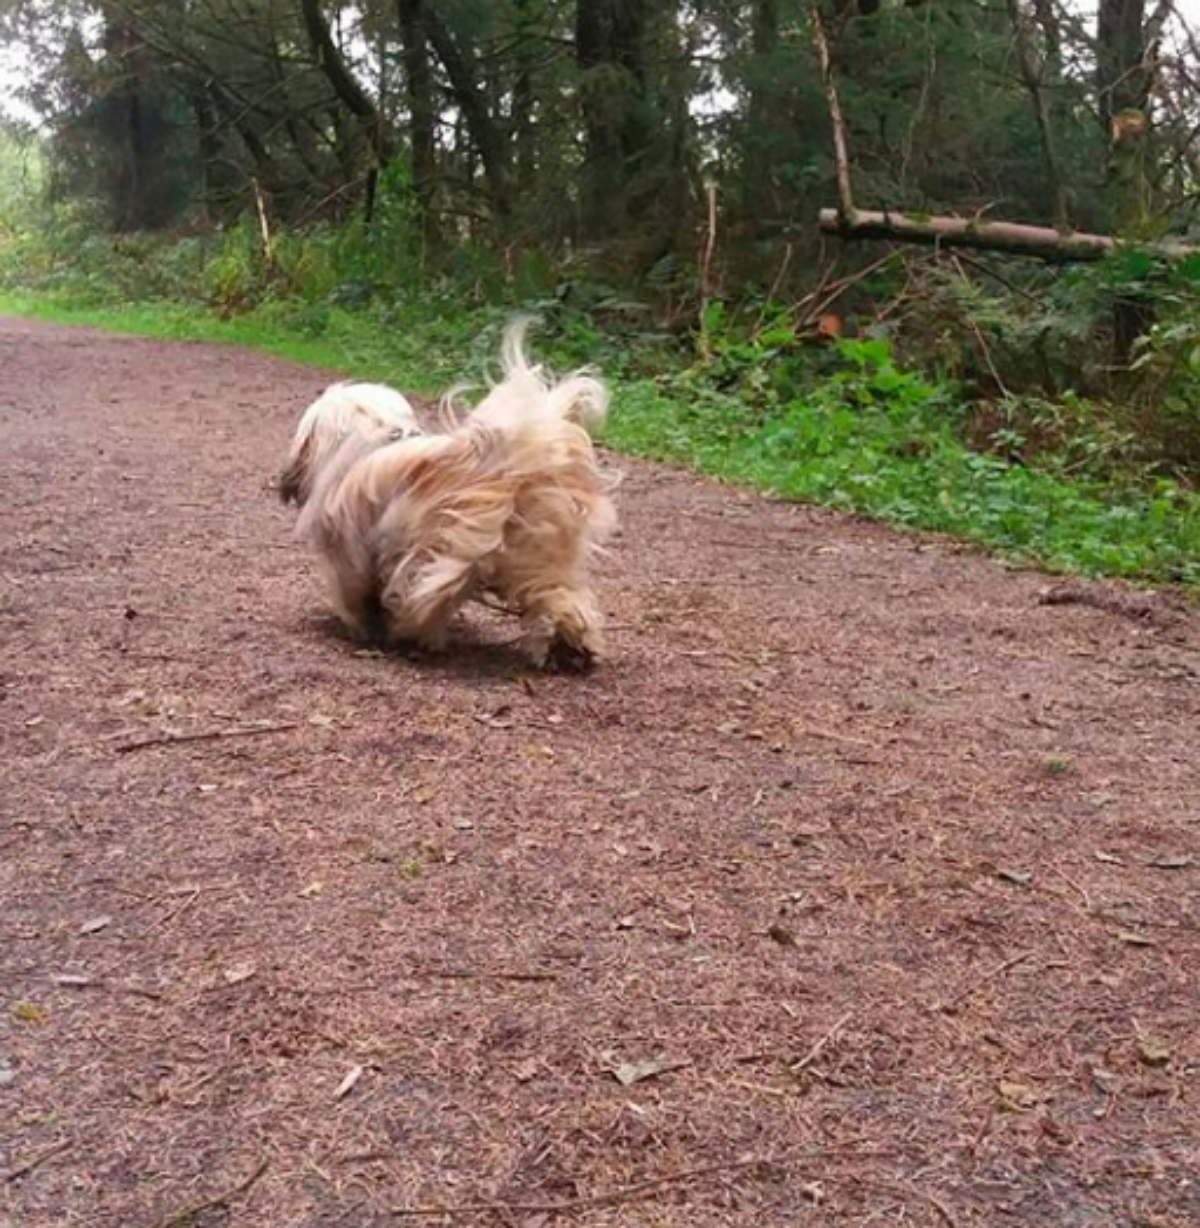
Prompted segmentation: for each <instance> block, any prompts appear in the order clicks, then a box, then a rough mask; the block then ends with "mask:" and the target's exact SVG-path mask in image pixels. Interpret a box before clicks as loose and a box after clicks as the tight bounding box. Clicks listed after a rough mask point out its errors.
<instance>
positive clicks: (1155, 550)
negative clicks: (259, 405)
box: [0, 292, 1200, 586]
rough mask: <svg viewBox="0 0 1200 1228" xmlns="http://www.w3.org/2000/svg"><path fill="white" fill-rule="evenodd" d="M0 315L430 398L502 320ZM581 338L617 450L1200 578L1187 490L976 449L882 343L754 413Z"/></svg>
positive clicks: (1165, 576) (945, 396)
mask: <svg viewBox="0 0 1200 1228" xmlns="http://www.w3.org/2000/svg"><path fill="white" fill-rule="evenodd" d="M0 313H7V314H12V315H25V316H35V317H38V318H41V319H45V320H51V321H55V322H57V323H63V324H81V325H83V324H86V325H90V326H95V327H100V328H105V329H110V330H112V331H115V332H123V333H132V334H137V335H141V336H152V337H159V338H174V339H188V340H202V341H210V342H221V343H227V344H232V345H239V346H246V347H249V348H253V349H257V350H264V351H267V352H270V353H273V354H277V355H280V356H282V357H284V358H287V359H290V360H292V361H295V362H299V363H304V364H308V365H312V366H318V367H323V368H327V369H330V370H334V371H342V372H350V373H353V374H354V375H355V376H356V377H360V378H369V379H379V380H384V381H387V382H390V383H393V384H395V385H397V386H399V387H401V388H403V389H405V390H406V391H410V392H414V393H417V394H426V395H428V394H434V393H437V392H440V391H441V390H442V389H444V388H445V387H446V386H447V385H448V384H449V383H452V382H454V381H456V380H459V379H463V378H469V377H471V376H477V375H479V374H480V373H481V372H482V371H483V370H484V366H485V363H486V362H487V361H488V359H489V358H490V357H491V356H492V355H493V354H494V343H495V337H496V334H497V331H498V328H499V326H500V324H501V322H502V320H503V316H504V312H503V311H502V310H501V309H499V308H484V307H480V308H471V309H466V308H463V307H462V306H461V305H455V304H453V303H446V302H443V303H441V304H440V305H437V304H428V303H414V304H412V305H411V306H409V307H405V306H399V307H395V306H393V307H389V308H386V309H384V308H380V307H367V308H364V309H359V310H346V309H342V308H337V307H328V306H324V305H321V306H316V307H314V306H312V305H305V304H303V303H299V302H283V303H279V302H276V303H268V304H266V305H264V306H260V307H258V308H256V309H253V310H251V311H248V312H246V313H244V314H240V315H236V316H234V317H232V318H230V319H228V320H223V319H220V318H218V317H217V316H216V315H215V314H214V313H213V312H212V311H211V310H209V309H207V308H205V307H202V306H184V305H176V304H170V303H159V302H156V303H153V304H137V303H134V304H127V305H122V306H112V307H109V306H103V305H94V304H92V303H90V302H89V303H80V302H79V301H78V300H73V299H71V298H70V297H62V296H47V295H45V294H17V293H11V292H10V293H2V292H0ZM589 339H594V340H595V341H596V345H597V348H598V349H599V351H600V352H601V353H602V355H607V356H608V358H611V359H612V361H608V360H607V359H605V360H604V361H603V365H604V367H605V369H606V371H608V372H610V373H611V372H613V371H616V372H622V371H625V372H629V374H624V375H622V374H617V375H615V376H614V377H613V384H614V410H613V415H612V419H611V422H610V424H609V426H608V428H607V430H606V435H605V439H606V442H608V443H609V444H610V445H611V446H613V447H614V448H616V449H618V450H620V451H624V452H627V453H629V454H633V455H639V456H645V457H650V458H653V459H657V460H662V461H666V462H668V463H672V464H676V465H682V466H685V467H688V468H690V469H693V470H696V471H698V472H701V473H705V474H709V475H711V476H713V477H716V478H719V479H722V480H725V481H729V482H734V483H738V484H742V485H746V486H751V487H757V488H759V489H761V490H765V491H768V492H770V493H772V494H775V495H778V496H781V497H784V498H788V499H797V500H803V501H809V502H814V503H819V504H823V505H825V506H829V507H835V508H843V509H846V510H853V511H858V512H863V513H866V514H869V515H871V516H875V517H877V518H879V519H881V520H885V521H889V522H891V523H895V524H900V525H904V526H908V527H912V528H917V529H926V530H934V531H938V532H943V533H948V534H952V535H954V536H956V537H959V538H963V539H967V540H970V541H974V542H977V543H979V544H981V545H983V546H986V547H988V548H990V549H991V550H993V551H995V552H996V553H998V554H1000V555H1002V556H1004V557H1006V558H1009V559H1012V560H1016V561H1019V562H1022V563H1034V564H1037V565H1040V566H1042V567H1045V568H1047V569H1049V570H1052V571H1059V572H1072V573H1079V574H1085V575H1108V576H1120V577H1126V578H1128V579H1132V580H1136V581H1140V582H1151V583H1161V582H1180V583H1183V584H1186V585H1189V586H1191V585H1195V584H1197V583H1198V582H1200V499H1198V498H1197V496H1196V495H1195V494H1194V493H1192V492H1191V491H1189V490H1186V489H1183V488H1181V487H1180V486H1178V485H1177V484H1173V483H1169V482H1165V481H1158V482H1153V483H1146V484H1143V485H1142V486H1140V487H1126V488H1122V489H1113V488H1111V487H1108V486H1106V485H1104V484H1102V483H1100V482H1098V481H1085V480H1072V479H1069V478H1067V477H1064V476H1061V475H1057V474H1054V473H1048V472H1039V471H1038V470H1035V469H1031V468H1027V467H1024V466H1020V465H1013V464H1008V463H1006V462H1004V461H1002V460H1000V459H998V458H996V457H992V456H985V455H980V454H978V453H976V452H973V451H971V450H970V449H969V448H967V447H966V446H965V445H964V443H963V442H962V439H961V435H960V430H959V428H960V427H961V424H962V415H963V412H964V411H963V409H962V407H961V406H959V405H957V404H956V403H955V401H954V399H953V397H952V396H951V395H950V394H949V393H948V392H947V391H946V390H945V389H943V388H941V387H939V386H937V385H935V384H933V383H931V382H929V381H927V380H925V379H923V378H922V377H920V376H918V375H915V374H913V373H910V372H907V371H903V370H900V369H898V368H897V367H896V366H895V365H894V363H893V361H892V358H891V356H890V354H889V352H888V350H887V348H886V346H884V345H883V344H882V343H878V342H848V343H845V344H843V345H842V346H841V348H840V351H839V356H838V361H837V363H836V364H835V365H834V367H833V369H832V371H831V372H829V373H827V374H826V375H825V376H824V377H822V378H821V379H820V380H816V381H814V382H813V383H812V385H811V386H809V387H806V388H803V389H800V388H797V389H795V390H791V391H787V390H785V395H783V396H780V397H777V398H776V399H775V400H774V401H772V403H771V407H770V408H768V409H761V408H760V409H757V410H756V409H752V408H751V407H750V406H749V405H748V404H747V403H746V402H744V401H742V400H740V399H738V398H737V397H735V396H732V395H729V394H728V393H725V392H721V391H719V390H718V389H717V388H715V387H714V386H713V382H712V380H711V379H710V378H709V377H708V376H707V375H706V374H705V372H704V370H703V369H699V370H697V369H692V370H690V371H689V370H685V369H684V368H683V366H682V363H681V362H680V361H679V360H678V359H675V360H673V361H667V360H666V359H665V357H664V365H665V370H664V373H663V374H660V375H658V376H656V377H648V376H646V375H644V374H643V375H640V376H639V375H637V374H634V373H632V372H634V371H635V368H634V366H633V364H632V363H631V362H629V361H626V360H625V357H624V356H622V355H621V354H620V353H619V346H620V343H619V342H614V341H613V339H612V338H611V337H604V338H601V335H600V334H599V333H598V332H596V331H595V330H594V329H591V327H590V325H589V326H577V327H576V328H575V330H574V333H573V334H572V335H571V336H564V333H563V330H562V329H561V328H560V329H559V330H558V332H557V334H556V335H555V336H551V337H548V338H547V339H546V342H545V344H544V345H542V346H539V349H541V350H542V351H543V352H546V353H549V354H550V356H551V357H552V359H553V360H554V361H556V362H562V361H577V360H578V359H579V356H580V355H581V353H586V352H588V349H589ZM614 345H616V346H617V347H618V349H617V350H614V348H613V347H614ZM664 354H665V351H664ZM646 365H647V363H646V362H645V361H644V360H643V361H642V363H641V366H642V368H643V369H644V368H645V366H646Z"/></svg>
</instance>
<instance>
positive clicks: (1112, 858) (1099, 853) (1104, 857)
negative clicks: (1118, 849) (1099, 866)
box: [1095, 849, 1125, 866]
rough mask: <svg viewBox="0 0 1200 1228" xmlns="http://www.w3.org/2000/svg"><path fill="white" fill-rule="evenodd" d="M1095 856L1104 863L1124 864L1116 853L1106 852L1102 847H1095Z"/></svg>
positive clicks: (1112, 864) (1111, 864)
mask: <svg viewBox="0 0 1200 1228" xmlns="http://www.w3.org/2000/svg"><path fill="white" fill-rule="evenodd" d="M1095 856H1096V860H1097V861H1103V862H1104V863H1105V864H1106V865H1110V866H1123V865H1124V864H1125V863H1124V861H1122V860H1121V858H1120V857H1118V856H1117V855H1116V853H1106V852H1105V851H1104V850H1103V849H1097V850H1096V854H1095Z"/></svg>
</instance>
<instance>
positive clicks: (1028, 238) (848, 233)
mask: <svg viewBox="0 0 1200 1228" xmlns="http://www.w3.org/2000/svg"><path fill="white" fill-rule="evenodd" d="M820 226H821V229H822V230H823V231H824V232H825V233H826V234H833V235H837V236H838V237H839V238H842V239H848V240H855V239H890V240H892V241H893V242H897V243H922V244H925V245H927V246H930V247H969V248H977V249H981V250H984V251H993V252H1007V253H1008V254H1009V255H1014V256H1035V257H1037V259H1039V260H1048V261H1051V262H1056V263H1066V262H1069V261H1082V260H1099V259H1101V258H1102V257H1104V256H1106V255H1108V253H1109V252H1111V251H1114V250H1115V249H1116V248H1117V246H1118V240H1116V239H1114V238H1112V237H1111V236H1110V235H1093V234H1071V233H1069V234H1062V233H1060V232H1059V231H1057V230H1052V229H1051V228H1050V227H1048V226H1025V225H1023V224H1021V223H1019V222H976V221H972V220H971V219H969V218H962V217H923V218H915V217H910V216H908V215H906V214H903V213H880V212H876V211H874V210H869V209H856V210H855V212H854V215H853V217H852V218H850V219H848V220H847V219H846V218H845V217H844V216H843V214H842V212H841V210H840V209H822V210H821V212H820ZM1150 250H1152V251H1155V252H1157V253H1158V254H1160V255H1163V256H1167V257H1170V258H1177V257H1182V256H1190V255H1193V254H1195V253H1196V252H1197V251H1200V248H1197V247H1194V246H1190V245H1188V244H1183V243H1178V244H1175V243H1159V244H1154V245H1153V246H1152V247H1151V248H1150Z"/></svg>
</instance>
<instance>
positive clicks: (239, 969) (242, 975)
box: [221, 963, 257, 985]
mask: <svg viewBox="0 0 1200 1228" xmlns="http://www.w3.org/2000/svg"><path fill="white" fill-rule="evenodd" d="M256 971H257V969H256V968H255V966H254V965H253V964H251V963H242V964H232V965H231V966H230V967H228V968H226V969H225V971H224V972H222V973H221V976H222V977H224V979H225V984H226V985H240V984H241V983H242V982H243V981H248V980H249V979H250V978H251V977H252V976H253V975H254V974H255V972H256Z"/></svg>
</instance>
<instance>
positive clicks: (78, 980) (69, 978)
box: [54, 972, 94, 989]
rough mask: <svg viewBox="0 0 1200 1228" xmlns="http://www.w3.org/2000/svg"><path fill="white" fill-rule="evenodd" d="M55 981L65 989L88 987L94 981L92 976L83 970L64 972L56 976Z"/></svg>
mask: <svg viewBox="0 0 1200 1228" xmlns="http://www.w3.org/2000/svg"><path fill="white" fill-rule="evenodd" d="M54 983H55V984H56V985H61V986H62V987H63V988H64V989H86V988H87V987H88V986H89V985H91V984H93V983H94V982H93V981H92V978H91V977H90V976H85V975H84V974H83V973H81V972H63V973H61V974H60V975H58V976H56V977H55V978H54Z"/></svg>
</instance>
